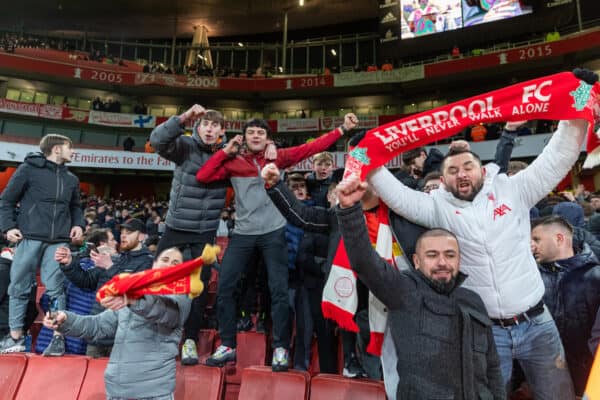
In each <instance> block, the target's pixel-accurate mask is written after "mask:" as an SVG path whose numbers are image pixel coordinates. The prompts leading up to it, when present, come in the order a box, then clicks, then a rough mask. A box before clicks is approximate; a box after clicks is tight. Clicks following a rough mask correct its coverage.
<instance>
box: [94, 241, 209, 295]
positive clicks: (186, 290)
mask: <svg viewBox="0 0 600 400" xmlns="http://www.w3.org/2000/svg"><path fill="white" fill-rule="evenodd" d="M219 251H220V248H219V246H210V245H206V247H205V248H204V251H203V252H202V256H201V257H198V258H196V259H194V260H190V261H186V262H183V263H181V264H178V265H173V266H171V267H165V268H159V269H148V270H146V271H141V272H136V273H133V274H128V273H123V274H119V275H116V276H114V277H113V278H112V279H111V280H110V281H108V282H106V283H105V284H104V285H103V286H102V287H101V288H100V289H99V290H98V292H97V293H96V300H98V301H101V300H102V299H104V298H106V297H109V296H122V295H125V296H127V297H128V298H130V299H137V298H140V297H142V296H143V295H146V294H148V295H156V294H162V295H166V294H189V296H190V297H191V298H194V297H196V296H199V295H200V293H202V291H203V290H204V284H203V283H202V281H201V280H200V273H201V272H202V266H203V265H204V264H212V263H214V262H215V260H216V255H217V254H218V253H219Z"/></svg>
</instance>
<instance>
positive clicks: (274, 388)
mask: <svg viewBox="0 0 600 400" xmlns="http://www.w3.org/2000/svg"><path fill="white" fill-rule="evenodd" d="M309 382H310V375H309V374H308V372H304V371H296V370H290V371H288V372H273V371H271V367H258V366H256V367H248V368H245V369H244V372H243V374H242V385H241V387H240V396H239V398H240V399H256V400H258V399H260V400H270V399H285V400H308V383H309Z"/></svg>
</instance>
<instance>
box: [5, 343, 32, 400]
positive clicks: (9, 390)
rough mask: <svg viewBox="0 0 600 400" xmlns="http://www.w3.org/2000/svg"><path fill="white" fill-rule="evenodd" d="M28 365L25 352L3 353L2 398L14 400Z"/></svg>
mask: <svg viewBox="0 0 600 400" xmlns="http://www.w3.org/2000/svg"><path fill="white" fill-rule="evenodd" d="M26 367H27V356H25V355H24V354H3V355H1V356H0V388H2V389H1V390H0V400H12V399H13V398H14V396H15V393H17V389H18V388H19V383H21V379H22V378H23V373H24V372H25V368H26Z"/></svg>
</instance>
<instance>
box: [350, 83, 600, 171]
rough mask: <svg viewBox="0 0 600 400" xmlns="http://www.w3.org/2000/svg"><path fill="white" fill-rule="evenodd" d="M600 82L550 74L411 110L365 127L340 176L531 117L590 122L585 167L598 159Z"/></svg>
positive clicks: (598, 161)
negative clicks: (468, 131)
mask: <svg viewBox="0 0 600 400" xmlns="http://www.w3.org/2000/svg"><path fill="white" fill-rule="evenodd" d="M599 93H600V84H599V83H595V84H594V85H590V84H588V83H586V82H584V81H582V80H580V79H578V78H577V77H575V75H573V74H572V73H571V72H563V73H560V74H555V75H550V76H546V77H543V78H539V79H533V80H531V81H527V82H523V83H520V84H516V85H512V86H508V87H506V88H504V89H499V90H495V91H492V92H489V93H486V94H482V95H480V96H474V97H470V98H468V99H466V100H462V101H457V102H455V103H452V104H448V105H445V106H443V107H438V108H435V109H433V110H430V111H426V112H422V113H419V114H415V115H411V116H409V117H406V118H402V119H399V120H396V121H394V122H390V123H389V124H386V125H382V126H380V127H377V128H374V129H371V130H369V131H368V132H367V133H366V135H365V137H364V138H363V139H362V140H361V142H360V143H359V145H358V146H356V147H355V148H354V149H352V150H351V151H350V152H349V157H348V159H347V161H346V166H345V167H346V170H345V171H344V176H348V175H349V174H352V173H356V174H359V175H360V177H361V179H365V177H366V176H367V174H368V173H369V171H371V170H373V169H375V168H378V167H380V166H382V165H384V164H385V163H386V162H388V161H389V160H391V159H393V158H394V157H396V156H398V155H399V154H400V153H403V152H405V151H407V150H411V149H414V148H417V147H420V146H424V145H426V144H428V143H431V142H435V141H438V140H441V139H445V138H447V137H450V136H452V135H454V134H456V133H458V132H460V131H461V130H463V129H465V128H467V127H468V126H470V125H473V124H476V123H481V122H500V121H521V120H532V119H552V120H569V119H577V118H581V119H586V120H588V122H589V123H590V129H589V132H588V141H587V145H586V150H587V152H588V158H587V160H586V163H585V164H584V167H586V168H587V167H593V166H595V165H597V164H600V148H597V147H598V145H599V144H600V140H599V138H598V134H600V132H599V133H598V134H594V132H593V125H594V114H595V116H596V117H598V114H599V111H600V106H599V105H598V94H599Z"/></svg>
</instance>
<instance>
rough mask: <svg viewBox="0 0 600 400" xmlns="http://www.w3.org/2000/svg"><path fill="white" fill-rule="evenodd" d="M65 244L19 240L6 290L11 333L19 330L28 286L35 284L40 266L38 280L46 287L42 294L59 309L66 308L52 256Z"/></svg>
mask: <svg viewBox="0 0 600 400" xmlns="http://www.w3.org/2000/svg"><path fill="white" fill-rule="evenodd" d="M63 246H66V244H65V243H46V242H41V241H39V240H31V239H23V240H21V242H20V243H19V245H18V246H17V249H16V250H15V256H14V259H13V262H12V266H11V268H10V286H9V287H8V295H9V296H10V297H9V301H8V325H9V327H10V330H11V331H16V330H21V329H23V325H24V323H25V314H26V312H27V303H28V302H29V293H30V292H31V285H32V284H33V282H34V281H35V271H36V269H37V267H38V265H39V266H40V277H41V278H42V283H43V284H44V285H45V286H46V294H48V296H49V297H50V299H56V301H57V306H58V309H59V310H65V309H66V308H67V298H66V296H65V290H64V282H65V276H64V275H63V273H62V271H61V270H60V267H59V266H58V263H57V262H56V261H55V260H54V253H55V252H56V249H58V248H59V247H63Z"/></svg>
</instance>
